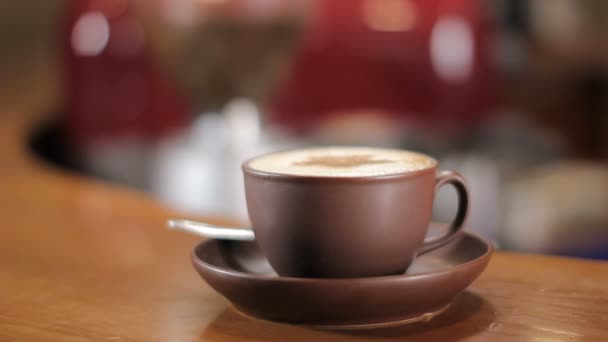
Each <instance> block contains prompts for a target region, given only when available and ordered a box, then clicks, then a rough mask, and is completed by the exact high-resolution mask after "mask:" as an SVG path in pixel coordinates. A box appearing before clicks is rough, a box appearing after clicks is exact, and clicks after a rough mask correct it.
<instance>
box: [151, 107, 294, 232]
mask: <svg viewBox="0 0 608 342" xmlns="http://www.w3.org/2000/svg"><path fill="white" fill-rule="evenodd" d="M260 121H261V119H260V113H259V111H258V109H257V106H256V105H255V104H254V103H253V102H251V101H249V100H246V99H239V98H237V99H234V100H232V101H230V102H229V103H228V104H227V105H226V106H225V108H224V111H223V112H222V113H221V114H218V113H205V114H203V115H201V116H199V117H198V118H197V119H196V120H195V122H194V123H193V126H192V128H191V130H190V131H189V132H186V133H184V134H183V135H182V136H179V137H173V138H171V139H167V140H166V141H165V142H163V144H161V146H160V148H159V150H158V153H157V157H156V159H155V162H154V166H153V167H152V170H153V175H152V180H151V186H152V191H153V192H154V193H155V194H156V195H157V196H158V197H159V198H160V199H161V200H162V201H164V202H165V203H167V204H168V205H170V206H172V207H173V208H175V209H178V210H182V211H186V212H190V213H193V214H198V215H219V216H227V217H232V218H235V219H238V220H241V221H246V220H247V219H248V217H247V206H246V202H245V191H244V186H243V175H242V171H241V164H242V163H243V162H244V161H245V160H247V159H248V158H251V157H253V156H256V155H259V154H262V153H265V152H270V151H272V150H277V149H284V148H286V147H288V146H295V144H294V141H291V140H285V139H283V138H282V137H281V136H280V135H277V134H274V133H273V132H269V131H266V132H264V134H263V135H262V130H261V122H260Z"/></svg>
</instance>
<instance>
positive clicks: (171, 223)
mask: <svg viewBox="0 0 608 342" xmlns="http://www.w3.org/2000/svg"><path fill="white" fill-rule="evenodd" d="M167 227H168V228H169V229H177V230H182V231H185V232H188V233H192V234H196V235H200V236H205V237H208V238H211V239H218V240H233V241H255V235H254V234H253V230H251V228H232V227H221V226H216V225H213V224H209V223H205V222H195V221H188V220H167Z"/></svg>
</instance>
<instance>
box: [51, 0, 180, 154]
mask: <svg viewBox="0 0 608 342" xmlns="http://www.w3.org/2000/svg"><path fill="white" fill-rule="evenodd" d="M64 20H65V21H64V24H65V26H64V30H63V38H62V39H63V48H64V51H65V64H66V65H65V67H66V80H65V81H66V90H67V108H66V109H67V112H66V115H67V118H66V128H67V132H68V135H69V138H70V140H71V143H72V144H74V145H75V146H74V147H76V148H79V147H83V146H86V145H88V144H93V143H95V142H99V141H106V140H114V139H116V138H135V139H142V140H155V139H157V138H158V137H160V136H162V135H164V134H167V133H168V132H170V131H172V130H174V129H178V128H181V127H183V126H185V125H186V124H187V123H188V122H189V120H190V113H189V110H188V106H187V104H186V101H185V99H184V98H183V97H182V96H181V94H180V93H179V92H178V91H177V89H176V87H175V86H174V85H173V84H172V83H171V81H170V80H169V78H167V76H166V75H165V74H164V73H163V71H162V70H161V69H160V68H159V65H157V63H156V61H155V60H154V58H153V56H151V54H150V49H149V47H148V46H147V43H146V36H145V33H144V28H143V27H142V26H141V23H140V21H139V20H138V18H137V16H136V15H135V13H134V10H133V8H132V4H131V3H130V1H129V0H71V1H69V2H68V5H67V13H66V16H65V19H64Z"/></svg>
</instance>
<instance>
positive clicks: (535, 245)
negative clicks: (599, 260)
mask: <svg viewBox="0 0 608 342" xmlns="http://www.w3.org/2000/svg"><path fill="white" fill-rule="evenodd" d="M502 240H503V242H504V243H505V244H506V245H507V247H510V248H515V249H519V250H525V251H530V252H540V253H559V252H566V251H567V252H570V251H573V250H584V249H585V248H592V247H598V244H602V243H603V244H604V246H608V166H606V165H604V164H594V163H585V162H564V163H556V164H551V165H547V166H544V167H542V168H539V169H536V170H534V171H533V172H531V173H529V174H526V175H522V176H521V177H520V178H519V180H517V181H514V182H512V183H511V184H508V186H507V187H506V193H505V230H504V232H503V234H502Z"/></svg>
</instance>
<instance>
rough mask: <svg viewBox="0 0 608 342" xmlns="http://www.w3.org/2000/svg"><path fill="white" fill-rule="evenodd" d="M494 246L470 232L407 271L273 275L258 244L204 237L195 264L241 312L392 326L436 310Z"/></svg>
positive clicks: (323, 323)
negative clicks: (347, 276) (337, 275)
mask: <svg viewBox="0 0 608 342" xmlns="http://www.w3.org/2000/svg"><path fill="white" fill-rule="evenodd" d="M491 254H492V247H491V245H490V244H489V243H487V242H486V241H484V240H482V239H480V238H478V237H476V236H474V235H470V234H465V235H463V236H462V237H461V238H460V239H456V240H455V241H452V242H451V243H449V244H448V245H446V246H444V247H443V248H440V249H437V250H435V251H433V252H430V253H428V254H425V255H424V256H421V257H419V258H416V260H415V261H414V262H413V264H412V266H411V267H410V269H409V270H408V272H407V273H406V274H404V275H394V276H385V277H371V278H351V279H344V278H335V279H312V278H289V277H278V276H277V275H276V273H274V272H273V271H272V268H271V267H270V265H269V264H268V262H267V261H266V260H265V258H264V257H263V256H262V254H261V253H260V252H259V250H258V249H257V247H256V246H255V243H251V242H225V241H206V242H203V243H202V244H200V245H199V246H197V247H196V248H195V250H194V252H193V255H192V260H193V264H194V267H195V268H196V269H197V271H198V272H199V273H200V275H201V276H202V277H203V279H205V281H207V283H209V285H211V287H213V288H214V289H216V290H217V291H218V292H220V293H221V294H222V295H223V296H225V297H226V298H227V299H228V300H230V301H231V302H232V303H233V304H234V305H235V306H236V307H237V308H238V309H239V310H241V311H243V312H245V313H247V314H249V315H252V316H255V317H258V318H262V319H268V320H275V321H281V322H287V323H295V324H305V325H314V326H321V327H341V326H351V327H353V326H360V325H366V326H369V325H376V324H390V323H395V322H402V321H408V320H412V319H416V318H419V317H425V315H428V314H431V315H432V314H433V313H435V312H439V311H441V309H442V308H445V307H447V306H448V305H449V303H450V302H451V300H452V299H453V298H454V296H456V295H457V294H458V293H459V292H461V291H462V290H464V289H465V288H466V287H467V286H469V284H471V282H472V281H473V280H475V279H476V278H477V277H478V276H479V275H480V274H481V272H482V271H483V270H484V268H485V267H486V265H487V264H488V261H489V260H490V256H491Z"/></svg>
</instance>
